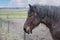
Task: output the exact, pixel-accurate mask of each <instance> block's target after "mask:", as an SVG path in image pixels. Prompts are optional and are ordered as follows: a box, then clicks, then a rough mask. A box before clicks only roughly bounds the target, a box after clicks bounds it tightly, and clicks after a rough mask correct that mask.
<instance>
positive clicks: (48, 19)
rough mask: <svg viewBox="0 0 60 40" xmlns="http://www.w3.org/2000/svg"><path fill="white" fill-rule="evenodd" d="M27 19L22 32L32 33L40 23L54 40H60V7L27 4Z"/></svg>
mask: <svg viewBox="0 0 60 40" xmlns="http://www.w3.org/2000/svg"><path fill="white" fill-rule="evenodd" d="M29 7H30V8H29V10H28V17H27V20H26V22H25V24H24V31H25V32H26V33H28V34H29V33H32V30H33V29H34V28H36V27H37V26H38V25H39V24H40V23H43V24H45V25H46V26H47V27H48V28H49V30H50V32H51V35H52V37H53V39H54V40H60V7H57V6H41V5H30V4H29Z"/></svg>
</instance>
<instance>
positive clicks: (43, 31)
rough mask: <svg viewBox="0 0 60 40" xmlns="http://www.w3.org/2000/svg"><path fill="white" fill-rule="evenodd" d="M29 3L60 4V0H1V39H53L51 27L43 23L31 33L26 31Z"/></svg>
mask: <svg viewBox="0 0 60 40" xmlns="http://www.w3.org/2000/svg"><path fill="white" fill-rule="evenodd" d="M28 4H31V5H33V4H40V5H49V6H60V0H0V40H52V37H51V34H50V32H49V29H48V28H46V27H45V25H43V24H41V25H39V26H38V27H37V28H36V29H34V30H33V33H32V34H31V35H28V34H25V33H24V31H23V25H24V22H25V20H26V18H27V11H28V8H29V6H28Z"/></svg>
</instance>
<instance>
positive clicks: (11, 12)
mask: <svg viewBox="0 0 60 40" xmlns="http://www.w3.org/2000/svg"><path fill="white" fill-rule="evenodd" d="M26 17H27V11H26V10H21V9H0V18H3V19H4V18H26Z"/></svg>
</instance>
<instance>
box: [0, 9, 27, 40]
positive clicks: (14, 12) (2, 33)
mask: <svg viewBox="0 0 60 40" xmlns="http://www.w3.org/2000/svg"><path fill="white" fill-rule="evenodd" d="M26 17H27V11H26V10H21V9H0V18H1V19H7V18H26ZM0 38H1V39H2V40H23V38H21V37H20V36H15V35H14V33H13V32H9V33H7V31H6V30H4V29H3V28H2V23H1V22H0Z"/></svg>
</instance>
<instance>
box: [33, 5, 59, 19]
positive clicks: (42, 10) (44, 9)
mask: <svg viewBox="0 0 60 40" xmlns="http://www.w3.org/2000/svg"><path fill="white" fill-rule="evenodd" d="M33 7H35V8H36V12H37V14H38V15H39V16H40V18H42V17H45V16H48V17H50V18H51V19H53V20H58V19H59V18H60V7H58V6H47V5H46V6H41V5H33Z"/></svg>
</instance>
